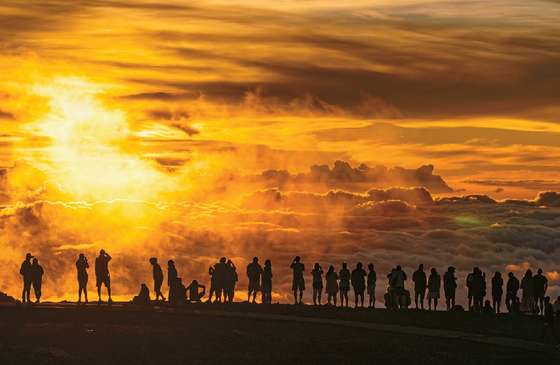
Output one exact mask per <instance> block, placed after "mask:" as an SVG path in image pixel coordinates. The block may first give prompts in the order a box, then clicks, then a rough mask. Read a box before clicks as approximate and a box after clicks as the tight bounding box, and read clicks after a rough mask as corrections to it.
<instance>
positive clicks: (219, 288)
mask: <svg viewBox="0 0 560 365" xmlns="http://www.w3.org/2000/svg"><path fill="white" fill-rule="evenodd" d="M230 270H231V268H230V267H229V266H228V264H227V263H226V258H225V257H222V258H220V261H219V262H218V263H217V264H216V265H214V273H213V274H212V277H213V278H214V288H215V295H216V300H215V301H216V302H221V301H222V293H223V294H224V302H225V301H226V292H227V279H228V273H229V272H230Z"/></svg>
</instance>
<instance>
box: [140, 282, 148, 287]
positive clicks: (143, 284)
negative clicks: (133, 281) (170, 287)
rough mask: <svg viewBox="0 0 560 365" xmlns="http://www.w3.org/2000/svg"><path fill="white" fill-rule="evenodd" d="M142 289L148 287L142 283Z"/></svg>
mask: <svg viewBox="0 0 560 365" xmlns="http://www.w3.org/2000/svg"><path fill="white" fill-rule="evenodd" d="M140 286H141V287H142V288H148V286H147V285H146V284H145V283H142V285H140Z"/></svg>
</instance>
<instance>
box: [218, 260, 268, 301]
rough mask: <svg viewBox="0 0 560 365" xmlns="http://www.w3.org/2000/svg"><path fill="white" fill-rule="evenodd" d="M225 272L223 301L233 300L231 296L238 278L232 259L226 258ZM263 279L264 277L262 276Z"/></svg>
mask: <svg viewBox="0 0 560 365" xmlns="http://www.w3.org/2000/svg"><path fill="white" fill-rule="evenodd" d="M226 265H227V272H226V280H225V289H224V291H225V296H224V297H225V298H224V301H228V302H230V303H231V302H233V296H234V295H235V283H236V282H237V280H238V279H239V278H238V276H237V271H236V268H235V265H234V264H233V261H231V260H227V262H226ZM270 275H271V276H272V274H270ZM263 280H264V278H263Z"/></svg>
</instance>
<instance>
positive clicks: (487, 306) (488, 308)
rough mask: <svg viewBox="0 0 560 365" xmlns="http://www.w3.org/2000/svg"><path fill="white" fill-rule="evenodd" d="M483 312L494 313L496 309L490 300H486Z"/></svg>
mask: <svg viewBox="0 0 560 365" xmlns="http://www.w3.org/2000/svg"><path fill="white" fill-rule="evenodd" d="M482 313H494V309H492V304H490V301H489V300H487V301H485V302H484V307H482Z"/></svg>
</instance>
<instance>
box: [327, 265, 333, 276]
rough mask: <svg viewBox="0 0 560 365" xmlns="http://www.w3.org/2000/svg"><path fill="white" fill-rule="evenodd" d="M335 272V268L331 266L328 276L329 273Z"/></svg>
mask: <svg viewBox="0 0 560 365" xmlns="http://www.w3.org/2000/svg"><path fill="white" fill-rule="evenodd" d="M333 271H334V266H332V265H331V266H329V271H327V274H329V273H331V272H333Z"/></svg>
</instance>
